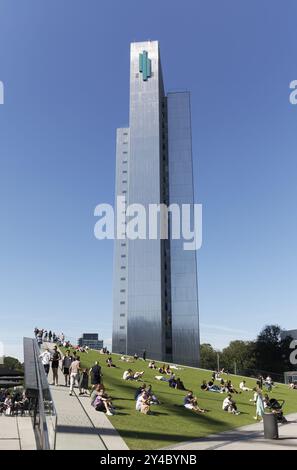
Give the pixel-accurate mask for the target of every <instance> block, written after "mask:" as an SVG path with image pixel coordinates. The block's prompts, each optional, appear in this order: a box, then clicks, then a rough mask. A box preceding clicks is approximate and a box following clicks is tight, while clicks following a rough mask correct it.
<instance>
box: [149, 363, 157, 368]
mask: <svg viewBox="0 0 297 470" xmlns="http://www.w3.org/2000/svg"><path fill="white" fill-rule="evenodd" d="M148 367H149V368H150V369H157V366H156V363H155V361H150V362H149V364H148Z"/></svg>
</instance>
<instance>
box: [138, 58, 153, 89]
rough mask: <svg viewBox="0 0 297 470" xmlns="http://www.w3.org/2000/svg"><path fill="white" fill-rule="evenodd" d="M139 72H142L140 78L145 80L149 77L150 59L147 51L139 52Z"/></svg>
mask: <svg viewBox="0 0 297 470" xmlns="http://www.w3.org/2000/svg"><path fill="white" fill-rule="evenodd" d="M139 72H140V73H142V80H143V81H145V82H146V81H147V79H148V78H150V77H151V59H149V58H148V56H147V51H143V52H142V54H139Z"/></svg>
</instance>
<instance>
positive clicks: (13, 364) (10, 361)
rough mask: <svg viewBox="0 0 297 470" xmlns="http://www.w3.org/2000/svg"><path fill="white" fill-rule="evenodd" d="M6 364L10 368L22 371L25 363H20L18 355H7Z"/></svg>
mask: <svg viewBox="0 0 297 470" xmlns="http://www.w3.org/2000/svg"><path fill="white" fill-rule="evenodd" d="M4 366H5V367H7V368H8V369H12V370H16V371H20V372H21V371H22V370H23V365H22V364H21V363H20V361H19V360H18V359H17V358H16V357H10V356H5V357H4Z"/></svg>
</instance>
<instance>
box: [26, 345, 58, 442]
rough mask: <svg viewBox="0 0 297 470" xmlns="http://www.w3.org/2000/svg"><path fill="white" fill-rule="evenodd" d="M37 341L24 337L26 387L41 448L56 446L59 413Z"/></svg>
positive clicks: (37, 439)
mask: <svg viewBox="0 0 297 470" xmlns="http://www.w3.org/2000/svg"><path fill="white" fill-rule="evenodd" d="M39 356H40V349H39V347H38V344H37V341H36V340H35V339H32V338H24V365H25V388H26V393H27V396H28V398H29V399H30V401H31V403H32V408H31V409H32V410H33V415H32V421H33V427H34V430H35V436H36V441H37V445H38V448H39V449H42V450H54V449H55V447H56V430H57V413H56V409H55V405H54V402H53V399H52V395H51V391H50V388H49V385H48V381H47V377H46V375H45V371H44V367H43V365H42V363H41V360H40V357H39Z"/></svg>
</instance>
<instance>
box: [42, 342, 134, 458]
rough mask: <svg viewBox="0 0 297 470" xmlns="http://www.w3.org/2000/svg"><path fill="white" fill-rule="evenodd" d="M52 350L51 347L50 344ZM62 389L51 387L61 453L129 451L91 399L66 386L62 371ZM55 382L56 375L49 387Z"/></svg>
mask: <svg viewBox="0 0 297 470" xmlns="http://www.w3.org/2000/svg"><path fill="white" fill-rule="evenodd" d="M47 346H48V347H49V348H52V345H51V343H47ZM59 381H60V384H61V385H59V386H53V385H51V387H50V388H51V393H52V397H53V401H54V404H55V407H56V411H57V417H58V424H57V434H56V449H57V450H64V449H65V450H106V449H108V450H128V449H129V448H128V446H127V445H126V443H125V442H124V440H123V439H122V438H121V436H120V435H119V433H118V431H117V430H116V429H115V428H114V427H113V425H112V424H111V422H110V421H109V419H108V417H107V416H106V415H105V413H100V412H98V411H96V410H95V409H94V408H93V407H92V406H91V403H90V398H89V397H87V396H78V391H77V390H78V389H74V394H73V396H69V388H67V387H65V386H63V385H62V384H64V376H63V374H62V371H61V370H59ZM51 382H52V371H50V373H49V383H51Z"/></svg>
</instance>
